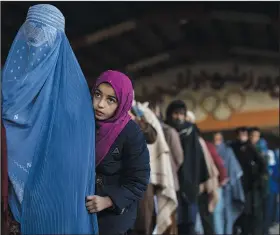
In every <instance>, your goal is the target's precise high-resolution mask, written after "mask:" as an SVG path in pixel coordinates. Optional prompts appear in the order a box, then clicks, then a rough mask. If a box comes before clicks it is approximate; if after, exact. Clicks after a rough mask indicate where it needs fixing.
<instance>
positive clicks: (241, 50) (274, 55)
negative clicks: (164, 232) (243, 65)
mask: <svg viewBox="0 0 280 235" xmlns="http://www.w3.org/2000/svg"><path fill="white" fill-rule="evenodd" d="M230 53H231V54H238V55H245V56H257V57H263V58H271V59H279V63H280V52H277V51H269V50H259V49H251V48H245V47H233V48H231V49H230Z"/></svg>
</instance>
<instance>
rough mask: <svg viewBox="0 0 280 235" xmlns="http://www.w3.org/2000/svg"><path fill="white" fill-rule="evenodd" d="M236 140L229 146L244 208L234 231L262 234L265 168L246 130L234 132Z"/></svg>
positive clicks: (250, 234) (246, 233)
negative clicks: (239, 170) (236, 166)
mask: <svg viewBox="0 0 280 235" xmlns="http://www.w3.org/2000/svg"><path fill="white" fill-rule="evenodd" d="M236 134H237V138H236V141H234V142H233V143H232V144H231V147H232V149H233V151H234V153H235V156H236V158H237V160H238V161H239V164H240V165H241V168H242V171H243V176H242V178H241V179H242V186H243V190H244V193H245V208H244V211H243V213H242V214H241V216H240V217H239V218H238V219H237V221H236V223H235V231H237V230H240V233H241V234H242V235H260V234H263V216H262V211H263V210H262V199H263V191H265V190H266V189H265V188H264V187H263V179H264V177H266V175H267V166H266V163H265V161H264V159H263V157H262V156H261V155H260V154H259V152H258V151H257V150H256V148H255V147H254V146H253V145H252V144H251V143H250V141H249V133H248V128H246V127H241V128H238V129H237V130H236Z"/></svg>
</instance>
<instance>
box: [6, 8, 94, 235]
mask: <svg viewBox="0 0 280 235" xmlns="http://www.w3.org/2000/svg"><path fill="white" fill-rule="evenodd" d="M64 27H65V19H64V16H63V14H62V13H61V12H60V11H59V10H58V9H57V8H56V7H54V6H52V5H48V4H39V5H35V6H32V7H30V8H29V11H28V14H27V19H26V21H25V22H24V24H23V25H22V27H21V28H20V30H19V32H18V33H17V35H16V38H15V40H14V42H13V45H12V47H11V49H10V52H9V55H8V58H7V61H6V64H5V66H4V69H3V74H2V119H3V124H4V126H5V129H6V136H7V150H8V152H7V155H8V174H9V178H10V182H11V185H10V186H11V187H10V191H9V205H10V207H11V210H12V213H13V215H14V217H15V219H16V220H17V221H18V222H20V224H21V233H22V234H97V233H98V231H97V230H98V229H97V220H96V215H95V214H89V213H88V212H87V210H86V207H85V197H86V196H88V195H92V194H94V191H95V189H94V182H95V178H94V177H95V174H94V173H95V172H94V169H95V156H94V152H95V151H94V142H95V123H94V115H93V110H92V102H91V96H90V92H89V89H88V86H87V83H86V80H85V77H84V75H83V73H82V71H81V68H80V66H79V64H78V62H77V59H76V57H75V55H74V53H73V51H72V49H71V46H70V44H69V42H68V39H67V37H66V35H65V32H64Z"/></svg>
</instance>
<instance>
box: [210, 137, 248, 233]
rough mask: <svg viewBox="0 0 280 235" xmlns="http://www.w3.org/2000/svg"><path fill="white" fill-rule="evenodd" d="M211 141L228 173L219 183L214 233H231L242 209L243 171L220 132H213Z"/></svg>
mask: <svg viewBox="0 0 280 235" xmlns="http://www.w3.org/2000/svg"><path fill="white" fill-rule="evenodd" d="M213 142H214V144H215V146H216V149H217V152H218V154H219V155H220V156H221V157H222V159H223V161H224V164H225V167H226V169H227V175H228V182H225V184H220V189H219V201H218V204H217V206H216V208H215V211H214V225H215V234H228V235H232V234H233V225H234V223H235V221H236V219H237V218H238V217H239V216H240V215H241V213H242V211H243V209H244V203H245V197H244V191H243V188H242V184H241V176H242V175H243V171H242V169H241V166H240V164H239V162H238V161H237V159H236V156H235V155H234V153H233V151H232V149H231V148H230V146H228V145H227V144H226V143H225V142H224V137H223V135H222V133H221V132H217V133H215V134H214V138H213Z"/></svg>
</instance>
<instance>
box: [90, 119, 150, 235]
mask: <svg viewBox="0 0 280 235" xmlns="http://www.w3.org/2000/svg"><path fill="white" fill-rule="evenodd" d="M149 178H150V156H149V151H148V148H147V144H146V141H145V137H144V135H143V132H142V131H141V129H140V127H139V126H138V125H137V124H136V123H135V122H134V121H130V122H129V123H128V124H127V125H126V126H125V128H124V129H123V130H122V132H121V133H120V135H119V136H118V138H117V139H116V141H115V143H114V144H113V145H112V147H111V149H110V151H109V153H108V154H107V156H106V157H105V158H104V160H103V161H102V162H101V163H100V164H99V165H98V167H97V168H96V194H97V195H99V196H109V197H110V198H111V200H112V201H113V204H114V206H113V208H109V209H106V210H104V211H101V212H99V213H98V225H99V234H100V235H104V234H106V235H107V234H108V235H109V234H112V235H114V234H123V233H125V232H127V231H128V230H130V229H132V228H133V226H134V223H135V220H136V215H137V206H138V202H139V200H140V199H141V198H142V196H143V194H144V192H145V190H146V188H147V185H148V183H149Z"/></svg>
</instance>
